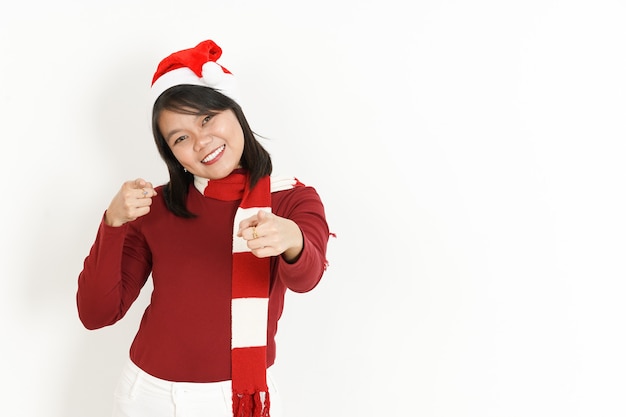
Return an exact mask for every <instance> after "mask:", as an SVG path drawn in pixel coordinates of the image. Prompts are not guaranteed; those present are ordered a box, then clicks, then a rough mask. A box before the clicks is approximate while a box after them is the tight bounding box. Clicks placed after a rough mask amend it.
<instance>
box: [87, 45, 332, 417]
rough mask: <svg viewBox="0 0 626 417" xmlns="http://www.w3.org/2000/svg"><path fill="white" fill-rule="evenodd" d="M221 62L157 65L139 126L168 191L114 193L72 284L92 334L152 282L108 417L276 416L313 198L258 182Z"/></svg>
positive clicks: (307, 268)
mask: <svg viewBox="0 0 626 417" xmlns="http://www.w3.org/2000/svg"><path fill="white" fill-rule="evenodd" d="M220 55H221V49H220V47H219V46H218V45H216V44H215V43H214V42H213V41H210V40H208V41H204V42H201V43H200V44H198V45H197V46H196V47H194V48H191V49H186V50H182V51H179V52H176V53H174V54H172V55H170V56H168V57H167V58H165V59H164V60H163V61H161V63H160V64H159V66H158V68H157V71H156V73H155V75H154V79H153V84H152V91H153V93H154V97H155V102H154V107H153V122H152V129H153V133H154V139H155V142H156V145H157V148H158V150H159V153H160V155H161V157H162V158H163V160H164V161H165V163H166V165H167V168H168V170H169V175H170V181H169V182H168V183H167V184H165V185H162V186H158V187H153V185H152V184H151V183H150V182H149V181H146V180H144V179H141V178H139V179H136V180H134V181H128V182H126V183H124V184H123V185H122V187H121V189H120V190H119V192H118V193H117V194H116V195H115V196H114V197H113V199H112V201H111V203H110V205H109V207H108V208H107V210H106V211H105V213H104V216H103V218H102V221H101V224H100V227H99V229H98V233H97V236H96V239H95V242H94V244H93V246H92V247H91V250H90V252H89V255H88V256H87V257H86V259H85V262H84V268H83V270H82V272H81V273H80V275H79V278H78V291H77V305H78V312H79V316H80V319H81V321H82V323H83V324H84V326H85V327H86V328H88V329H97V328H101V327H104V326H108V325H112V324H113V323H115V322H117V321H118V320H120V319H121V318H122V317H123V316H124V315H125V313H126V312H127V311H128V309H129V307H130V306H131V304H132V303H133V302H134V301H135V299H136V298H137V297H138V295H139V293H140V291H141V289H142V287H143V286H144V284H145V283H146V281H147V279H148V278H149V277H150V276H151V277H152V282H153V292H152V295H151V299H150V304H149V306H148V307H147V308H146V310H145V312H144V315H143V318H142V320H141V324H140V326H139V329H138V332H137V334H136V336H135V339H134V340H133V342H132V345H131V347H130V357H129V361H128V363H127V364H126V367H125V369H124V370H123V372H122V376H121V378H120V382H119V384H118V386H117V388H116V391H115V396H114V397H115V405H114V413H113V415H114V416H127V417H130V416H133V417H134V416H150V417H160V416H163V417H165V416H168V417H174V416H200V415H202V416H232V415H235V416H237V417H239V416H245V417H249V416H269V415H270V414H269V412H270V408H271V411H272V416H273V417H279V416H280V401H279V396H278V394H277V392H276V390H275V386H274V384H273V382H272V379H271V375H270V373H269V372H267V368H268V367H270V366H271V365H272V364H273V363H274V360H275V357H276V344H275V340H274V337H275V335H276V331H277V323H278V319H279V317H280V316H281V314H282V311H283V301H284V296H285V292H286V291H287V290H291V291H295V292H307V291H310V290H312V289H313V288H314V287H315V286H316V285H317V284H318V282H319V281H320V279H321V277H322V275H323V273H324V271H325V268H326V247H327V242H328V236H329V230H328V225H327V223H326V218H325V213H324V207H323V204H322V202H321V200H320V197H319V195H318V193H317V192H316V190H315V189H314V188H312V187H310V186H305V185H304V184H302V183H301V182H299V181H298V180H297V179H296V178H289V177H281V178H278V177H275V176H272V175H271V173H272V162H271V159H270V155H269V154H268V152H267V151H266V150H265V149H264V148H263V147H262V146H261V144H260V143H259V142H258V141H257V140H256V138H255V135H254V134H253V132H252V130H251V128H250V126H249V125H248V123H247V121H246V118H245V116H244V113H243V112H242V109H241V107H240V106H239V104H238V102H237V93H236V85H235V82H234V78H233V76H232V74H231V73H230V72H229V71H228V70H227V69H225V68H223V67H222V66H221V65H220V64H218V63H217V60H218V58H219V57H220ZM270 404H271V407H270Z"/></svg>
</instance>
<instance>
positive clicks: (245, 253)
mask: <svg viewBox="0 0 626 417" xmlns="http://www.w3.org/2000/svg"><path fill="white" fill-rule="evenodd" d="M194 185H195V186H196V188H197V189H198V190H199V191H200V192H201V193H202V194H203V195H204V196H205V197H210V198H216V199H218V200H226V201H234V200H239V199H241V203H240V204H239V207H238V208H237V211H236V213H235V219H234V222H233V245H232V253H233V270H232V299H231V331H232V339H231V371H232V390H233V415H234V416H235V417H251V416H252V417H269V415H270V414H269V410H270V397H269V392H268V388H267V379H266V368H267V360H266V358H267V356H266V351H267V318H268V306H269V288H270V258H257V257H256V256H255V255H253V254H252V252H250V249H249V248H248V246H247V244H246V240H244V239H243V238H241V237H238V236H237V230H238V228H239V223H240V222H241V221H242V220H244V219H246V218H248V217H251V216H253V215H255V214H257V213H258V212H259V210H264V211H267V212H271V211H272V208H271V205H272V197H271V193H272V192H276V191H281V190H287V189H290V188H294V187H297V186H302V185H303V184H302V183H300V182H299V181H298V180H297V179H296V178H293V177H271V178H270V177H263V178H261V179H260V180H259V182H258V183H257V184H256V185H255V187H254V188H253V189H250V188H249V177H248V174H247V172H246V171H244V170H241V169H238V170H235V171H233V173H231V174H230V175H229V176H228V177H226V178H223V179H220V180H211V181H209V180H207V179H206V178H201V177H195V179H194Z"/></svg>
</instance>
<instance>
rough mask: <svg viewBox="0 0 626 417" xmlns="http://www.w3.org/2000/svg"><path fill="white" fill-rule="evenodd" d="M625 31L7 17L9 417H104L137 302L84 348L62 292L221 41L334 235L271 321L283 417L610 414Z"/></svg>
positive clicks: (517, 7)
mask: <svg viewBox="0 0 626 417" xmlns="http://www.w3.org/2000/svg"><path fill="white" fill-rule="evenodd" d="M212 3H214V4H212ZM409 4H410V5H411V6H409ZM624 21H626V6H624V3H623V2H621V1H603V0H595V1H576V0H573V1H557V0H544V1H539V0H531V1H507V2H502V1H495V0H493V1H487V0H478V1H473V2H464V1H454V0H450V1H435V0H429V1H417V2H409V1H406V2H405V1H400V0H386V1H382V0H377V1H358V2H357V1H353V2H340V1H316V2H311V3H310V4H308V5H300V4H299V2H287V1H283V2H276V1H261V2H252V1H249V2H245V1H238V2H219V3H218V2H209V1H191V0H184V1H178V2H165V1H155V0H151V1H147V0H144V1H136V2H126V1H119V0H117V1H107V2H97V3H96V2H79V1H75V2H72V1H70V0H61V1H57V2H45V1H42V0H38V1H35V2H19V3H18V2H13V4H7V3H3V5H2V6H0V46H1V55H0V56H1V63H2V64H1V65H0V82H1V88H0V116H1V120H2V127H1V129H0V131H1V139H2V152H1V153H0V158H1V163H0V169H1V170H2V172H1V174H2V191H3V192H2V196H3V197H2V204H1V205H0V219H2V229H1V230H2V231H1V238H0V239H1V244H2V251H1V252H0V260H1V264H0V268H1V271H0V274H1V275H0V279H1V281H0V282H1V288H0V317H2V343H1V344H0V360H1V361H2V362H1V363H2V368H1V373H2V385H3V387H2V390H1V392H2V398H3V409H5V408H4V407H5V405H6V403H7V402H8V403H9V404H10V405H11V406H12V407H15V410H17V411H13V412H11V413H8V414H7V415H11V416H46V417H86V416H90V417H104V416H108V415H109V412H110V405H111V393H112V390H113V387H114V385H115V382H116V379H117V376H118V373H119V371H120V367H121V365H122V363H123V360H124V359H125V358H126V355H127V350H128V346H129V345H130V342H131V339H132V337H133V334H134V332H135V330H136V328H137V325H138V323H139V319H140V316H141V312H142V310H143V308H144V307H145V305H146V303H147V300H148V298H147V297H148V292H147V291H146V293H144V294H143V295H142V297H141V298H140V299H139V301H138V303H137V304H136V305H135V306H134V307H133V309H132V310H131V312H130V313H129V315H128V316H127V317H126V318H125V319H124V320H123V321H121V322H120V323H118V324H116V325H115V326H113V327H110V328H106V329H101V330H98V331H93V332H90V331H87V330H85V329H83V328H82V326H81V324H80V323H79V321H78V318H77V314H76V308H75V301H74V297H75V290H76V279H77V276H78V273H79V271H80V270H81V267H82V261H83V259H84V257H85V256H86V254H87V252H88V250H89V247H90V245H91V243H92V241H93V238H94V237H95V233H96V229H97V226H98V222H99V220H100V216H101V214H102V212H103V211H104V209H105V208H106V206H107V205H108V203H109V200H110V199H111V197H112V196H113V194H114V193H115V192H116V191H117V190H118V188H119V186H120V185H121V183H122V182H123V181H124V180H126V179H133V178H136V177H139V176H142V177H145V178H147V179H149V180H152V181H153V182H155V183H160V182H163V181H164V180H165V179H166V171H165V166H164V164H163V163H162V162H161V161H160V159H159V157H158V155H157V152H156V149H155V147H154V145H153V142H152V138H151V134H150V130H149V107H148V101H149V92H148V86H149V81H150V78H151V76H152V73H153V71H154V69H155V66H156V64H157V63H158V61H159V60H160V59H161V58H163V57H164V56H165V55H166V54H169V53H170V52H173V51H175V50H178V49H182V48H187V47H191V46H194V45H195V44H196V43H197V42H199V41H200V40H204V39H207V38H212V39H214V40H216V41H217V42H218V43H219V44H220V45H221V46H222V47H223V48H224V55H223V63H224V64H225V65H226V66H227V67H228V68H230V69H231V70H232V71H233V72H234V73H235V74H236V75H237V77H238V79H239V82H240V84H241V90H242V92H243V96H244V108H245V110H246V112H247V114H248V116H249V119H250V122H251V124H252V126H253V128H254V129H255V130H256V131H257V132H258V133H260V134H262V135H264V136H267V137H270V138H272V139H271V140H270V141H268V143H267V144H268V147H269V148H270V150H271V152H272V153H273V155H274V158H275V164H276V171H277V172H280V173H284V174H294V175H296V176H298V177H299V178H300V179H301V180H302V181H303V182H305V183H308V184H311V185H314V186H316V188H317V189H318V191H319V192H320V194H321V196H322V198H323V199H324V201H325V203H326V208H327V215H328V219H329V222H330V224H331V228H332V230H333V231H334V232H335V233H336V234H337V235H338V238H337V239H333V240H331V242H330V246H329V260H330V263H331V266H330V269H329V270H328V272H327V274H326V276H325V279H324V280H323V282H322V283H321V284H320V286H319V287H318V288H317V289H316V290H315V291H313V292H311V293H309V294H306V295H295V294H290V295H289V296H288V299H287V308H286V312H285V316H284V317H283V319H282V320H281V325H280V330H279V347H278V349H279V351H278V355H279V357H278V363H277V366H276V375H277V377H278V381H279V384H280V385H281V386H282V388H283V396H284V398H285V401H286V407H287V411H288V416H290V417H295V416H297V417H307V416H318V415H324V416H357V415H359V416H379V415H385V416H406V415H411V416H417V415H419V416H428V417H439V416H446V417H447V416H453V417H470V416H476V417H490V416H493V417H503V416H506V417H509V416H511V417H513V416H529V417H530V416H532V417H539V416H546V417H548V416H549V417H554V416H568V417H575V416H604V417H607V416H623V415H625V414H626V405H625V403H624V401H623V393H624V390H625V389H626V379H625V378H624V374H625V373H626V359H625V357H626V356H625V355H624V351H626V338H625V336H624V331H623V326H624V318H625V313H626V307H625V305H624V303H623V294H624V291H625V290H626V285H625V284H624V281H625V280H624V278H625V272H626V266H625V262H624V252H625V250H626V239H625V238H624V236H626V222H625V220H624V212H625V209H626V204H625V199H624V182H625V181H624V180H625V179H626V168H625V167H624V163H623V160H624V137H625V133H626V128H625V127H624V125H625V124H624V115H625V111H626V104H625V101H626V100H625V99H626V82H625V81H624V74H625V73H626V52H625V50H626V49H625V48H624V46H625V41H624V40H625V39H626V29H625V27H626V26H625V25H624ZM148 290H149V289H148ZM3 413H4V412H3Z"/></svg>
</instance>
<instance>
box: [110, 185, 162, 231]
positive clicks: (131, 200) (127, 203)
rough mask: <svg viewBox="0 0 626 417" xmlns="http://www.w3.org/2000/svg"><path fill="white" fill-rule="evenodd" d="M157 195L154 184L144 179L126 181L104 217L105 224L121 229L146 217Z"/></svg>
mask: <svg viewBox="0 0 626 417" xmlns="http://www.w3.org/2000/svg"><path fill="white" fill-rule="evenodd" d="M156 195H157V193H156V191H155V190H154V187H153V186H152V184H151V183H149V182H148V181H145V180H144V179H142V178H137V179H136V180H134V181H126V182H125V183H124V184H122V188H120V190H119V191H118V193H117V194H116V195H115V197H113V200H111V204H109V207H108V208H107V211H106V213H105V215H104V222H105V223H106V224H107V225H109V226H113V227H119V226H121V225H123V224H124V223H126V222H130V221H133V220H135V219H136V218H138V217H141V216H145V215H146V214H148V213H149V212H150V205H151V204H152V197H154V196H156Z"/></svg>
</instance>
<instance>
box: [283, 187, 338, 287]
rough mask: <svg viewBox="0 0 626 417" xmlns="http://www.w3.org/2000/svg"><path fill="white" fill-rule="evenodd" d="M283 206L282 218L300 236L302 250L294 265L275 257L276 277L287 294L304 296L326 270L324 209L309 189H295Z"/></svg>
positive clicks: (313, 192) (312, 189)
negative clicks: (289, 222) (302, 294)
mask: <svg viewBox="0 0 626 417" xmlns="http://www.w3.org/2000/svg"><path fill="white" fill-rule="evenodd" d="M283 204H286V207H288V209H287V210H286V213H285V217H286V218H288V219H290V220H291V221H293V222H294V223H295V224H296V225H297V226H298V228H299V229H300V232H301V233H302V250H301V251H300V253H299V255H298V257H297V259H296V260H295V261H293V262H288V261H287V260H285V258H283V257H282V256H280V257H278V260H277V265H276V268H277V276H278V277H279V279H280V280H282V281H283V283H284V284H285V286H286V287H287V288H289V289H290V290H292V291H295V292H307V291H310V290H312V289H313V288H315V286H316V285H317V284H318V283H319V281H320V279H321V278H322V275H323V273H324V271H325V269H326V249H327V246H328V237H329V229H328V224H327V223H326V214H325V211H324V206H323V204H322V201H321V199H320V197H319V195H318V194H317V191H315V189H314V188H312V187H301V188H296V189H295V190H294V191H293V192H291V193H290V194H289V195H288V196H287V197H286V198H285V200H284V201H283Z"/></svg>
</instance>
